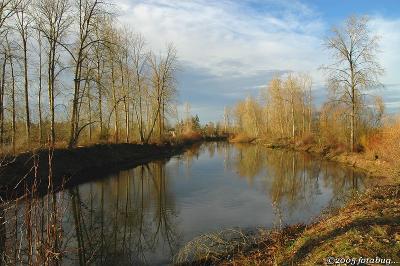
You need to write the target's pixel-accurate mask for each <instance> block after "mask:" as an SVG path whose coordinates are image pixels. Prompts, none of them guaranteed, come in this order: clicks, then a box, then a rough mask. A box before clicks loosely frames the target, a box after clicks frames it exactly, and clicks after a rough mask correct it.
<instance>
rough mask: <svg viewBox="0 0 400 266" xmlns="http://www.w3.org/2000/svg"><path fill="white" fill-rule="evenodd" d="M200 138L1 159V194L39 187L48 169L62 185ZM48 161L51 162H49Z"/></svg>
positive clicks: (163, 154)
mask: <svg viewBox="0 0 400 266" xmlns="http://www.w3.org/2000/svg"><path fill="white" fill-rule="evenodd" d="M200 143H201V141H196V142H192V141H188V142H184V143H180V144H162V145H155V144H97V145H92V146H88V147H78V148H74V149H54V150H53V151H49V150H38V151H35V152H29V153H22V154H19V155H17V156H16V157H14V158H13V157H8V158H6V159H4V160H3V165H2V167H1V168H0V194H1V196H2V197H3V198H13V197H16V196H18V195H21V194H23V192H24V190H25V189H26V187H28V188H30V187H31V185H32V183H33V181H34V180H35V177H36V180H37V181H38V183H39V190H45V189H46V188H47V184H48V181H47V180H48V177H49V169H51V175H52V177H53V180H54V181H53V182H54V185H55V187H60V185H61V184H63V183H65V184H64V185H65V187H70V186H74V185H77V184H81V183H84V182H87V181H91V180H95V179H98V178H102V177H104V176H107V175H108V174H110V173H113V172H115V171H119V170H123V169H129V168H132V167H135V166H137V165H140V164H144V163H148V162H150V161H153V160H168V159H169V158H171V157H172V156H174V155H177V154H180V153H182V152H183V151H184V150H185V149H187V148H189V147H191V146H193V145H200ZM49 162H50V163H49Z"/></svg>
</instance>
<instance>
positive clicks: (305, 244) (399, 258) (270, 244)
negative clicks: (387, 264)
mask: <svg viewBox="0 0 400 266" xmlns="http://www.w3.org/2000/svg"><path fill="white" fill-rule="evenodd" d="M332 258H335V259H340V258H344V259H350V260H352V259H353V258H354V260H356V261H360V262H364V264H362V265H366V264H367V263H365V262H366V261H365V259H366V258H371V259H374V260H376V258H380V259H386V260H387V259H390V260H391V261H392V262H400V186H399V185H397V186H395V185H386V186H382V187H376V188H371V189H368V190H367V191H366V192H365V193H362V194H359V195H358V196H356V197H354V198H353V199H351V200H350V201H349V202H347V204H345V206H343V207H342V208H339V209H337V210H332V211H331V212H330V214H329V215H325V216H322V217H320V218H319V219H318V221H316V222H314V223H312V224H311V225H308V226H304V225H294V226H290V227H287V228H284V229H283V230H268V231H261V233H260V234H259V236H258V237H257V238H256V241H253V242H252V244H251V245H247V246H245V247H241V248H239V249H238V250H236V251H235V252H234V253H233V254H229V255H224V256H223V257H220V258H216V259H215V260H214V261H213V262H210V264H218V265H321V264H329V263H330V262H331V261H327V260H328V259H329V260H331V259H332ZM363 259H364V260H363ZM350 263H351V261H350ZM350 263H349V264H348V265H350ZM331 264H333V263H331ZM337 264H339V263H337ZM344 264H345V263H340V265H344ZM359 264H360V265H361V263H359ZM382 264H383V263H382ZM382 264H378V265H382ZM351 265H358V264H351ZM368 265H369V264H368Z"/></svg>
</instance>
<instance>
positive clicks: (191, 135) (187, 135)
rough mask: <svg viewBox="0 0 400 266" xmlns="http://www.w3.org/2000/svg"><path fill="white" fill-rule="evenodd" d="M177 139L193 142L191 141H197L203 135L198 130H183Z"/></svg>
mask: <svg viewBox="0 0 400 266" xmlns="http://www.w3.org/2000/svg"><path fill="white" fill-rule="evenodd" d="M178 138H179V140H181V141H182V142H193V141H199V140H201V139H202V138H203V137H202V136H201V134H200V133H199V132H196V131H193V130H190V129H189V130H185V131H184V132H183V133H182V134H181V135H180V136H178Z"/></svg>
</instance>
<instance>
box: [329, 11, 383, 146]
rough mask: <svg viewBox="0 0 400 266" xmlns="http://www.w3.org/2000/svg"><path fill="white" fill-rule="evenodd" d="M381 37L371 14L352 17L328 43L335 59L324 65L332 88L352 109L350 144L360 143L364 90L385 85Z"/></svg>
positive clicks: (334, 33)
mask: <svg viewBox="0 0 400 266" xmlns="http://www.w3.org/2000/svg"><path fill="white" fill-rule="evenodd" d="M378 42H379V37H378V36H376V35H373V34H372V33H371V32H370V30H369V28H368V18H366V17H357V16H351V17H349V18H348V19H347V20H346V22H345V23H344V25H343V26H342V27H337V28H336V27H335V28H333V29H332V36H330V37H328V38H327V39H326V40H325V47H326V48H327V49H328V50H329V51H330V52H331V53H332V58H333V60H334V61H333V63H332V64H331V65H327V66H323V67H322V68H323V69H324V70H325V71H326V72H327V74H328V83H329V87H330V89H331V90H332V91H333V92H334V94H335V95H336V96H337V101H340V102H342V103H344V104H345V105H346V106H348V108H349V110H350V111H349V112H350V147H351V150H352V151H354V149H355V144H356V136H355V131H356V124H355V122H356V116H357V115H358V114H357V106H358V105H360V104H361V101H362V91H363V90H367V89H374V88H376V87H378V86H380V85H381V83H380V82H379V78H380V76H381V75H382V74H383V69H382V67H381V66H380V64H379V61H378V60H377V53H378V48H379V43H378Z"/></svg>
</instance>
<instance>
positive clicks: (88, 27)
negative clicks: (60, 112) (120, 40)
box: [64, 0, 104, 147]
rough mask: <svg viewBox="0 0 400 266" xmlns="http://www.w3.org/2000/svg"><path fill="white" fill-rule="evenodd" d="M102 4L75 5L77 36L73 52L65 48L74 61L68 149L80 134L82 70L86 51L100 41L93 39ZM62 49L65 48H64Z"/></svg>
mask: <svg viewBox="0 0 400 266" xmlns="http://www.w3.org/2000/svg"><path fill="white" fill-rule="evenodd" d="M103 4H104V3H103V2H102V1H99V0H77V1H76V3H75V5H76V9H77V18H78V21H79V25H78V26H79V35H78V39H77V43H76V44H75V47H74V51H75V52H73V51H70V49H68V48H67V50H68V51H69V53H70V55H71V57H72V59H73V61H74V94H73V95H74V96H73V100H72V116H71V128H70V139H69V147H73V146H74V145H75V144H76V143H77V141H78V137H79V132H81V128H79V114H78V105H79V101H80V99H81V97H82V95H83V94H84V93H82V92H81V82H82V74H83V73H82V68H83V66H84V64H87V60H88V59H89V58H88V50H90V49H91V48H92V46H94V44H96V43H98V42H101V41H102V40H101V39H97V38H95V37H97V36H98V35H95V34H94V33H95V30H96V28H97V25H96V24H97V23H98V22H99V20H98V19H97V18H99V17H100V16H101V15H103V11H104V9H103ZM64 47H65V48H66V46H64ZM90 123H91V122H90ZM86 126H87V124H86V125H83V127H86ZM89 126H90V125H89Z"/></svg>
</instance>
